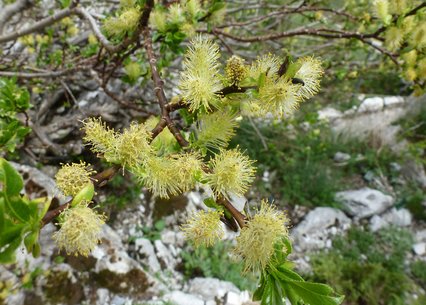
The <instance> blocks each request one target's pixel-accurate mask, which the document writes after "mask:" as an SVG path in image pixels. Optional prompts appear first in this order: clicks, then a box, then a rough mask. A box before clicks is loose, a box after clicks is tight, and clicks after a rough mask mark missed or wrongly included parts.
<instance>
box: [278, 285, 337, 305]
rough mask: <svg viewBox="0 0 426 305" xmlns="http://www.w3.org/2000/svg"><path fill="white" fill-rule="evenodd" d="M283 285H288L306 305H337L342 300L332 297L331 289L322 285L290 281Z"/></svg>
mask: <svg viewBox="0 0 426 305" xmlns="http://www.w3.org/2000/svg"><path fill="white" fill-rule="evenodd" d="M283 285H288V287H289V288H290V289H291V290H293V291H294V292H295V293H296V294H297V295H298V296H299V297H300V298H301V299H302V300H303V301H304V302H305V303H306V304H311V305H339V304H341V303H342V302H343V299H344V296H342V295H336V296H333V294H334V291H333V289H332V288H331V287H329V286H327V285H324V284H318V283H309V282H300V281H291V282H287V283H286V284H283ZM286 290H287V289H286ZM294 305H296V304H294Z"/></svg>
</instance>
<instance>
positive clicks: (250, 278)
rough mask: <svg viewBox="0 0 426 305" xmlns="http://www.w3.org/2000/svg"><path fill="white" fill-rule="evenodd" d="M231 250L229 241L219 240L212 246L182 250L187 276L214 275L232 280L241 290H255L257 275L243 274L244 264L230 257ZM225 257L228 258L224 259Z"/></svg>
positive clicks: (221, 278) (184, 269) (225, 279)
mask: <svg viewBox="0 0 426 305" xmlns="http://www.w3.org/2000/svg"><path fill="white" fill-rule="evenodd" d="M230 250H231V244H230V243H229V242H218V243H216V244H215V245H214V246H212V247H211V248H205V247H198V248H197V249H196V250H184V251H182V252H181V256H182V260H183V266H182V267H183V272H184V274H185V276H186V277H197V276H202V277H214V278H218V279H220V280H224V281H229V282H232V283H234V284H235V285H236V286H237V287H238V288H239V289H241V290H245V289H246V290H254V288H255V287H256V281H257V276H255V275H253V274H252V273H247V274H242V270H243V266H242V264H241V263H238V262H234V261H232V259H230V258H229V257H228V256H229V254H228V253H229V251H230ZM224 257H228V259H226V260H224Z"/></svg>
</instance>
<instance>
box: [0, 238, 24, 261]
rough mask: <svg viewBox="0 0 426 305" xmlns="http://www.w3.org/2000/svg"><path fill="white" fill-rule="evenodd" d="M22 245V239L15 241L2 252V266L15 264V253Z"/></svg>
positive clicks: (0, 252)
mask: <svg viewBox="0 0 426 305" xmlns="http://www.w3.org/2000/svg"><path fill="white" fill-rule="evenodd" d="M20 244H21V239H19V238H17V239H15V240H13V242H11V243H10V244H9V245H8V246H7V247H5V248H4V249H3V248H2V250H1V251H0V264H10V263H13V262H15V252H16V249H18V247H19V245H20Z"/></svg>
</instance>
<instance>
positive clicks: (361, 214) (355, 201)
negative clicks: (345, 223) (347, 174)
mask: <svg viewBox="0 0 426 305" xmlns="http://www.w3.org/2000/svg"><path fill="white" fill-rule="evenodd" d="M336 200H337V201H339V202H341V203H342V204H343V206H344V209H345V211H346V212H347V213H348V214H349V215H351V216H353V217H356V218H358V219H362V218H366V217H370V216H373V215H375V214H380V213H383V212H384V211H385V210H387V209H388V208H389V207H391V206H392V205H393V203H394V201H395V200H394V198H393V197H392V196H389V195H385V194H383V193H382V192H380V191H378V190H374V189H371V188H368V187H365V188H362V189H358V190H349V191H343V192H339V193H337V194H336Z"/></svg>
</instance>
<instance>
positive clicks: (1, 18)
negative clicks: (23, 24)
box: [0, 0, 34, 34]
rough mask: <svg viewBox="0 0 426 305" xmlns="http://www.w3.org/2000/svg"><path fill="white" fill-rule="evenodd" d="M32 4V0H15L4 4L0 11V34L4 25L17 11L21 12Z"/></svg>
mask: <svg viewBox="0 0 426 305" xmlns="http://www.w3.org/2000/svg"><path fill="white" fill-rule="evenodd" d="M33 4H34V1H32V0H17V1H16V2H14V3H11V4H9V5H7V6H5V7H4V8H3V9H2V10H1V12H0V34H2V33H3V29H4V26H5V25H6V23H7V22H8V21H9V19H10V18H12V17H13V16H14V15H16V14H17V13H20V12H22V11H23V10H25V9H27V8H29V7H30V6H32V5H33Z"/></svg>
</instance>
